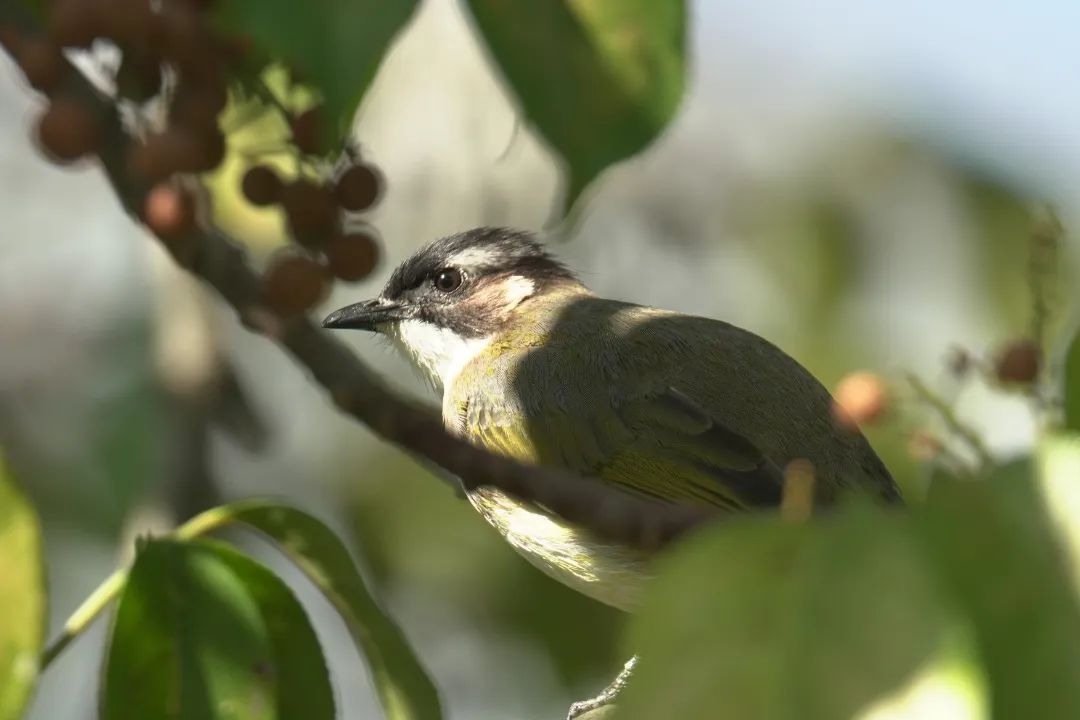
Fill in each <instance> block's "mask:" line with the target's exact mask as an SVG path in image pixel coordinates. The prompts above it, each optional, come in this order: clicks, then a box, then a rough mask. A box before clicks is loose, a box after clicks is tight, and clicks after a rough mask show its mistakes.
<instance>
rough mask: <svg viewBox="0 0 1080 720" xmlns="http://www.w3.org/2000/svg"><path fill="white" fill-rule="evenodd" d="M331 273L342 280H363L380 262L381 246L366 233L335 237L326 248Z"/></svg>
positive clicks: (327, 243) (328, 242)
mask: <svg viewBox="0 0 1080 720" xmlns="http://www.w3.org/2000/svg"><path fill="white" fill-rule="evenodd" d="M324 252H325V253H326V260H327V262H328V263H329V265H330V271H331V272H332V273H334V275H335V276H336V277H338V278H341V279H342V280H348V281H354V280H361V279H363V278H365V277H367V276H368V275H370V274H371V271H372V270H374V269H375V266H376V265H377V264H378V262H379V246H378V245H377V244H376V242H375V238H374V237H373V236H371V235H369V234H368V233H366V232H356V233H350V234H347V235H334V236H333V237H331V238H330V239H329V240H328V241H327V242H326V247H325V248H324Z"/></svg>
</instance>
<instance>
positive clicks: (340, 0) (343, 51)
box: [214, 0, 417, 152]
mask: <svg viewBox="0 0 1080 720" xmlns="http://www.w3.org/2000/svg"><path fill="white" fill-rule="evenodd" d="M416 6H417V2H416V0H320V2H308V3H297V2H295V0H229V1H228V2H218V3H214V13H215V15H216V17H217V19H218V21H219V22H220V24H221V26H222V27H223V28H224V29H225V30H226V31H227V32H229V33H231V34H234V35H238V36H242V37H246V38H249V39H250V40H251V41H252V42H253V44H254V47H255V50H256V51H257V52H258V53H259V55H260V56H261V57H262V58H263V59H264V60H265V61H266V62H267V63H268V64H269V63H270V62H272V61H280V62H284V63H285V64H287V65H288V66H289V67H290V68H291V69H293V70H294V71H296V72H297V74H298V76H299V78H298V79H299V80H300V81H302V82H303V83H304V84H305V85H307V86H308V87H311V88H313V89H315V90H316V91H317V92H318V94H319V95H320V97H321V99H322V102H323V106H324V110H325V112H323V113H322V128H321V134H320V138H319V141H320V145H321V147H322V149H323V150H324V151H327V152H329V151H331V150H335V149H337V148H339V147H340V144H341V140H342V138H344V137H345V134H346V133H347V131H348V128H349V123H350V121H351V120H352V117H353V115H354V114H355V112H356V108H357V106H358V105H359V103H360V100H361V99H362V98H363V96H364V93H365V92H366V91H367V89H368V87H369V86H370V85H371V81H372V80H373V79H374V77H375V72H376V70H378V68H379V64H380V63H381V62H382V59H383V57H384V56H385V55H386V52H387V50H388V49H389V47H390V44H391V42H392V41H393V39H394V37H395V36H396V35H397V34H398V32H400V31H401V29H402V28H403V27H404V26H405V23H406V22H407V21H408V20H409V18H410V17H411V16H412V14H413V11H414V10H415V9H416Z"/></svg>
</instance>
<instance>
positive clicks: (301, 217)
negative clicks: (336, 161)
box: [281, 178, 337, 245]
mask: <svg viewBox="0 0 1080 720" xmlns="http://www.w3.org/2000/svg"><path fill="white" fill-rule="evenodd" d="M281 204H282V206H283V207H284V208H285V215H286V217H287V218H288V221H289V229H290V230H292V233H293V239H294V240H296V241H297V242H298V243H300V244H302V245H321V244H322V243H324V242H326V240H327V238H328V237H329V236H330V234H331V233H332V232H333V230H334V228H335V226H336V224H337V207H336V206H335V205H334V199H333V196H332V195H331V193H330V191H329V190H328V189H327V188H326V187H324V186H322V185H317V184H315V183H314V182H312V181H311V180H308V179H306V178H299V179H297V180H294V181H293V182H291V183H289V184H288V185H286V186H285V187H284V188H283V189H282V191H281Z"/></svg>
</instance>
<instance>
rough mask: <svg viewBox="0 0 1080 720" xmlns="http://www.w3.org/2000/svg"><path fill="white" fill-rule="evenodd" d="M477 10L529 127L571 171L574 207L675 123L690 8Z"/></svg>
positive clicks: (572, 2)
mask: <svg viewBox="0 0 1080 720" xmlns="http://www.w3.org/2000/svg"><path fill="white" fill-rule="evenodd" d="M468 5H469V8H470V9H471V10H472V15H473V18H474V19H475V21H476V26H477V28H478V29H479V31H480V34H481V35H482V36H483V39H484V42H485V43H486V44H487V46H488V49H489V50H490V51H491V55H492V57H493V59H494V61H495V63H496V65H497V66H498V69H499V70H500V71H501V73H502V75H503V77H504V78H505V79H506V82H507V83H508V84H509V86H510V89H511V91H512V92H513V94H514V95H515V96H516V97H517V99H518V102H519V103H520V105H521V109H522V110H523V111H524V115H525V120H526V121H527V122H529V123H531V124H532V125H534V126H535V127H536V128H537V129H538V130H539V131H540V133H541V134H542V135H543V136H544V138H545V139H546V140H547V141H548V142H549V143H550V144H551V145H552V147H553V148H554V149H555V150H556V151H557V152H558V153H559V154H560V155H561V156H562V157H563V159H564V160H565V162H566V167H567V171H568V175H569V177H568V180H567V186H566V191H565V197H564V203H565V206H566V207H569V206H570V205H572V204H573V203H574V201H575V200H576V199H577V197H578V196H579V195H580V194H581V191H582V190H583V189H584V188H585V186H586V185H588V184H589V182H591V181H592V180H593V178H595V177H596V176H597V175H599V174H600V173H601V172H602V171H603V170H604V169H605V168H607V167H608V166H609V165H611V164H613V163H615V162H618V161H619V160H622V159H624V158H627V157H629V156H631V155H633V154H635V153H637V152H639V151H640V150H641V149H642V148H644V147H645V146H646V145H648V144H649V143H650V142H652V140H653V139H655V138H656V137H657V135H659V134H660V132H661V131H662V130H663V129H664V127H666V126H667V124H668V122H669V121H670V120H671V118H672V116H673V115H674V114H675V110H676V108H677V107H678V105H679V100H680V99H681V97H682V94H683V87H684V84H685V75H686V48H685V35H686V7H685V4H684V3H683V2H682V0H515V1H514V2H503V1H502V0H468Z"/></svg>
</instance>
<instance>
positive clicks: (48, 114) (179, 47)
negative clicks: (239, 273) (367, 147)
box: [0, 0, 382, 316]
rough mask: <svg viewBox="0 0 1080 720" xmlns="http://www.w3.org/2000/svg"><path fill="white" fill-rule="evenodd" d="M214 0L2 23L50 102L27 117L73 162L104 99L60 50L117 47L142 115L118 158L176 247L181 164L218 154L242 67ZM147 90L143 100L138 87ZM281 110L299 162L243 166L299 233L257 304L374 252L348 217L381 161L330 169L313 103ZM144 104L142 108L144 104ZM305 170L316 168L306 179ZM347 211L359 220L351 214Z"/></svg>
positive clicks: (285, 296) (60, 10)
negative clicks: (214, 18)
mask: <svg viewBox="0 0 1080 720" xmlns="http://www.w3.org/2000/svg"><path fill="white" fill-rule="evenodd" d="M212 2H213V0H44V2H43V11H44V14H45V18H46V28H47V32H45V33H44V34H38V35H29V34H22V33H20V32H19V31H18V30H17V29H14V28H12V27H0V42H2V43H3V45H4V46H5V48H6V49H7V50H8V52H9V53H10V54H11V55H12V56H13V58H14V59H15V60H16V62H17V63H18V64H19V66H20V67H21V68H22V70H23V72H24V74H25V75H26V78H27V80H28V82H29V83H30V84H31V85H32V86H33V87H34V88H36V89H37V90H39V91H41V92H42V93H44V94H45V95H46V96H47V97H48V99H49V102H48V104H47V106H46V107H45V109H44V110H43V111H42V113H41V115H40V116H39V118H38V120H37V123H36V136H37V140H38V144H39V146H40V147H41V149H42V151H43V152H44V153H45V154H46V155H47V156H48V157H49V158H50V159H52V160H54V161H55V162H57V163H62V164H66V163H71V162H74V161H77V160H79V159H82V158H86V157H90V156H93V155H96V154H98V153H99V152H101V150H102V149H103V143H104V142H105V132H106V128H107V125H106V123H107V122H108V121H109V118H107V117H105V116H104V115H103V111H102V106H101V104H100V103H95V102H92V101H88V98H86V97H85V96H80V95H78V94H77V93H74V92H72V91H71V88H73V87H78V85H77V84H75V83H70V82H68V80H70V78H69V77H68V74H69V73H72V72H74V69H73V66H72V65H71V64H70V63H69V62H68V60H67V59H66V58H65V55H64V51H65V50H85V49H89V48H90V47H91V46H92V45H93V44H94V43H95V41H98V40H102V41H106V42H108V43H111V44H112V45H113V46H115V47H116V48H118V49H119V51H120V62H119V64H118V65H117V66H116V69H115V74H114V77H113V80H114V85H115V92H116V96H117V101H118V102H124V103H126V104H128V105H132V106H134V108H135V109H136V112H137V114H138V117H139V119H140V120H141V121H142V122H136V123H134V130H133V132H132V133H131V135H130V136H129V137H128V139H127V140H125V142H126V143H127V147H126V148H125V155H126V161H127V162H126V171H127V172H128V174H129V175H130V177H131V179H132V180H133V181H135V182H136V183H138V184H141V186H143V187H147V188H150V189H149V191H148V192H147V193H146V196H145V201H144V203H143V206H142V218H143V220H144V222H146V224H147V225H148V226H149V227H150V228H151V229H152V230H153V231H154V232H155V234H157V235H158V236H159V237H160V238H161V239H162V240H164V241H165V244H166V245H167V247H168V248H169V249H170V250H171V251H172V252H173V254H174V255H176V256H177V258H178V259H181V260H183V259H185V258H187V257H188V255H189V253H188V252H187V251H188V250H190V249H191V248H188V247H186V244H185V243H186V241H187V240H188V239H189V238H190V237H191V236H192V235H193V233H194V232H195V231H196V230H197V221H196V207H197V205H198V202H197V200H198V195H197V194H196V193H194V192H192V188H193V187H195V186H194V185H193V184H192V183H190V182H187V181H185V180H184V177H185V176H191V175H195V174H198V173H204V172H209V171H211V170H214V169H215V168H217V167H218V166H219V165H220V164H221V162H222V160H223V159H224V157H225V153H226V139H225V134H224V133H223V132H222V129H221V127H220V124H219V115H221V113H222V111H223V110H224V109H225V106H226V104H227V103H228V99H229V86H230V82H232V84H233V85H237V83H238V79H239V78H242V77H250V76H251V75H252V72H251V68H250V67H245V60H246V58H248V57H249V56H250V55H251V53H250V51H249V50H248V48H247V44H246V42H245V41H243V40H242V39H240V38H235V37H229V36H225V35H223V34H222V33H221V31H220V30H218V29H216V28H215V27H212V24H211V22H210V19H209V18H208V17H207V11H208V9H209V8H210V5H211V4H212ZM151 99H155V100H156V101H157V102H156V103H154V104H153V105H150V106H148V105H147V101H148V100H151ZM271 109H272V110H273V111H275V112H279V113H281V114H283V115H284V116H285V119H286V120H287V122H288V124H289V128H290V130H291V133H290V137H289V139H288V140H287V141H283V145H287V146H288V147H287V149H288V150H289V151H290V152H291V153H292V154H293V155H295V156H296V157H297V158H298V159H299V161H300V162H299V163H298V167H301V168H305V169H306V170H307V172H306V173H305V172H301V173H300V174H299V176H298V177H295V178H292V179H284V178H282V177H280V176H279V175H278V174H277V173H276V172H275V171H274V170H273V169H272V168H271V167H269V166H266V165H256V166H254V167H252V168H251V169H249V170H248V172H247V174H246V175H245V176H244V179H243V188H242V189H243V192H244V195H245V197H246V198H247V199H248V201H249V202H251V203H252V204H254V205H257V206H269V205H278V206H280V207H281V209H282V210H283V211H284V214H285V217H286V219H287V221H288V227H289V231H290V234H291V236H292V239H293V241H294V242H295V243H296V245H297V247H295V248H293V249H292V251H291V252H286V253H282V254H280V255H278V256H277V257H275V258H274V259H273V260H272V261H271V263H270V265H269V267H268V268H267V270H266V271H265V274H264V277H263V294H264V300H265V302H266V303H267V305H268V306H269V307H270V308H271V309H273V310H275V311H276V312H278V313H279V314H282V315H286V316H288V315H296V314H299V313H302V312H304V311H306V310H308V309H310V308H311V307H312V306H313V305H315V304H316V303H318V302H319V301H320V300H321V299H322V298H323V297H324V296H325V294H326V292H327V291H328V289H329V284H330V282H331V280H332V278H333V277H337V278H339V279H342V280H359V279H361V278H363V277H366V276H367V275H368V274H370V272H371V271H372V269H373V268H374V267H375V265H376V262H377V260H378V248H377V242H376V237H375V235H374V232H373V230H371V229H370V228H368V227H367V226H363V227H364V229H362V230H356V229H349V224H348V223H344V222H343V218H344V217H345V216H346V215H347V214H348V213H357V212H363V211H366V210H369V209H370V208H372V207H373V206H374V205H375V203H376V202H377V201H378V198H379V195H380V189H381V185H382V182H381V175H380V173H379V172H378V170H377V169H376V168H375V167H374V166H372V165H370V164H369V163H365V162H361V161H360V160H359V159H358V157H357V155H356V153H355V152H353V151H349V152H347V153H346V154H345V160H346V162H344V167H342V166H341V165H340V164H339V166H338V167H337V168H336V169H331V168H330V167H329V166H328V164H327V163H325V162H323V161H322V160H321V159H320V158H317V157H315V156H316V154H317V153H318V152H319V151H320V149H321V146H320V143H319V142H318V139H319V138H318V131H319V127H320V118H319V113H320V110H319V108H318V107H316V108H309V109H307V110H305V111H304V112H299V113H293V112H291V111H289V110H286V109H285V108H284V107H283V106H281V105H277V104H275V105H273V107H272V108H271ZM149 110H153V111H154V116H153V118H151V117H150V116H148V115H145V114H144V113H145V112H147V111H149ZM312 176H314V178H315V179H312ZM354 224H355V223H354Z"/></svg>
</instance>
